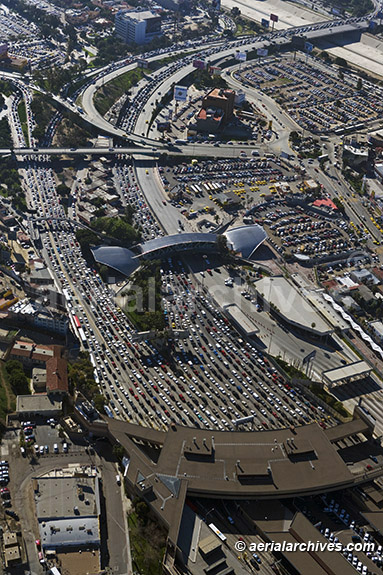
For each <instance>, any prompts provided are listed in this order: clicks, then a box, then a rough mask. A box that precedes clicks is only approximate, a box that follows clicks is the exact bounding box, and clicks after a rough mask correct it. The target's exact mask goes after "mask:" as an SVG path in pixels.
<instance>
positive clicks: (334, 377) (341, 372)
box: [322, 361, 372, 384]
mask: <svg viewBox="0 0 383 575" xmlns="http://www.w3.org/2000/svg"><path fill="white" fill-rule="evenodd" d="M371 371H372V367H370V366H369V365H368V363H367V362H366V361H355V362H354V363H349V364H348V365H342V367H337V368H335V369H328V370H327V371H322V376H323V378H324V379H325V380H326V381H327V382H328V383H330V384H333V383H337V382H338V381H342V380H344V379H349V378H352V377H361V376H363V375H367V374H369V373H371Z"/></svg>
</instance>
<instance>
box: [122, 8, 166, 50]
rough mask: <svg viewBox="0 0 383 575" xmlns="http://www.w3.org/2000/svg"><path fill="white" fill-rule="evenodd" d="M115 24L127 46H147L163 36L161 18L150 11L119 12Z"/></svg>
mask: <svg viewBox="0 0 383 575" xmlns="http://www.w3.org/2000/svg"><path fill="white" fill-rule="evenodd" d="M114 24H115V31H116V34H117V36H119V38H121V39H122V40H123V41H124V42H126V43H127V44H145V43H146V42H150V40H152V39H153V38H155V37H156V36H160V35H161V18H160V16H158V15H157V14H155V13H154V12H151V11H150V10H131V11H130V10H129V11H125V10H119V11H118V12H117V14H116V17H115V21H114Z"/></svg>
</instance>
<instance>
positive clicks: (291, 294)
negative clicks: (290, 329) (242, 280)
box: [254, 276, 333, 336]
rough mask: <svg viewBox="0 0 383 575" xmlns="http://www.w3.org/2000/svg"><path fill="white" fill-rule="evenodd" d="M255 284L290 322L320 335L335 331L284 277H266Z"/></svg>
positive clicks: (263, 295)
mask: <svg viewBox="0 0 383 575" xmlns="http://www.w3.org/2000/svg"><path fill="white" fill-rule="evenodd" d="M254 285H255V288H256V290H257V292H258V293H259V294H260V295H261V296H262V297H263V298H264V299H265V301H266V302H268V303H269V304H270V305H271V306H272V307H273V308H275V311H276V312H277V313H279V314H280V315H281V316H282V317H283V318H284V319H285V320H286V321H287V322H289V323H290V324H293V325H295V326H297V327H299V328H301V329H305V330H307V331H310V332H311V333H313V334H316V335H319V336H325V335H327V334H330V333H332V332H333V328H332V327H331V326H330V325H329V324H328V323H327V322H325V321H324V319H323V318H322V317H321V316H320V315H319V313H317V312H316V311H315V309H314V308H313V307H312V305H311V304H310V303H309V302H308V301H307V299H305V298H304V297H303V296H302V295H301V293H300V291H299V290H298V289H297V288H296V287H295V286H294V285H293V284H291V283H290V282H288V281H287V279H285V278H284V277H282V276H276V277H264V278H262V279H260V280H258V281H257V282H255V284H254Z"/></svg>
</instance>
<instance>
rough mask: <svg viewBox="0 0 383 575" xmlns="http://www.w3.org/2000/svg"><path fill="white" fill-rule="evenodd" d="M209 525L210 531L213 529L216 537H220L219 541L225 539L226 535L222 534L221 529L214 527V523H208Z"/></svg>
mask: <svg viewBox="0 0 383 575" xmlns="http://www.w3.org/2000/svg"><path fill="white" fill-rule="evenodd" d="M209 527H210V529H211V530H212V531H214V533H215V534H216V535H217V537H219V538H220V540H221V541H226V539H227V537H226V535H224V534H223V533H221V531H220V530H219V529H218V527H216V526H215V525H214V523H210V524H209Z"/></svg>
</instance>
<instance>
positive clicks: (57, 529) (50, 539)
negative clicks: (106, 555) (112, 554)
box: [39, 517, 101, 549]
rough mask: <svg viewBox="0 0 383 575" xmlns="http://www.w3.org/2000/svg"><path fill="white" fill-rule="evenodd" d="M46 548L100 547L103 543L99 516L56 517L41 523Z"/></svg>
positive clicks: (41, 533)
mask: <svg viewBox="0 0 383 575" xmlns="http://www.w3.org/2000/svg"><path fill="white" fill-rule="evenodd" d="M39 530H40V538H41V544H42V546H43V547H44V549H57V548H58V547H80V546H85V547H92V546H93V547H98V546H99V545H100V543H101V540H100V529H99V522H98V517H85V518H84V517H77V518H73V517H71V518H70V519H54V520H52V521H44V522H43V523H40V524H39Z"/></svg>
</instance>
